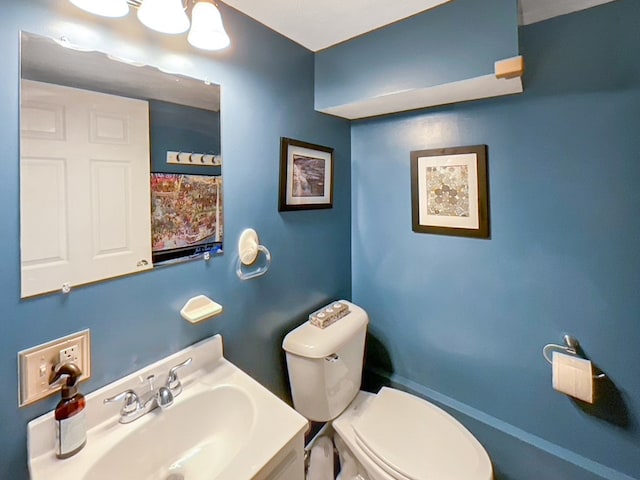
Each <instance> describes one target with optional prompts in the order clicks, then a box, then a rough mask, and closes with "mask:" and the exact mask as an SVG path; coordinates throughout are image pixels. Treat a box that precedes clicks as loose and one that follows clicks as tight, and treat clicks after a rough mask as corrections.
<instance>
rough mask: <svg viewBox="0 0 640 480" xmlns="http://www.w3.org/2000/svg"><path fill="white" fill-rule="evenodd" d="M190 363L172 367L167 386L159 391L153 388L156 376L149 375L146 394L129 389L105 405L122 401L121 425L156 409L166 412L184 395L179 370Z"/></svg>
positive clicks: (107, 400) (106, 400)
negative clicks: (176, 399) (176, 398)
mask: <svg viewBox="0 0 640 480" xmlns="http://www.w3.org/2000/svg"><path fill="white" fill-rule="evenodd" d="M190 363H191V357H189V358H187V359H186V360H185V361H184V362H182V363H179V364H178V365H176V366H174V367H172V368H171V369H170V370H169V374H168V375H167V380H166V381H165V384H164V385H163V386H161V387H159V388H157V389H156V388H155V387H154V386H153V381H154V380H155V375H149V376H148V377H147V382H148V385H149V388H148V390H147V391H146V392H145V393H144V394H142V395H139V394H137V393H136V392H135V391H133V390H131V389H127V390H125V391H124V392H120V393H118V394H117V395H114V396H113V397H109V398H105V399H104V400H103V403H112V402H120V401H122V407H121V408H120V423H131V422H133V421H134V420H137V419H138V418H140V417H142V416H143V415H146V414H147V413H149V412H151V411H152V410H155V408H156V407H160V409H162V410H164V409H165V408H167V407H170V406H171V405H172V404H173V399H174V398H175V397H177V396H178V395H180V393H182V384H181V383H180V379H179V378H178V374H177V371H178V369H180V368H182V367H185V366H187V365H189V364H190Z"/></svg>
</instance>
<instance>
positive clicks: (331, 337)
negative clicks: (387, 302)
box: [282, 300, 369, 358]
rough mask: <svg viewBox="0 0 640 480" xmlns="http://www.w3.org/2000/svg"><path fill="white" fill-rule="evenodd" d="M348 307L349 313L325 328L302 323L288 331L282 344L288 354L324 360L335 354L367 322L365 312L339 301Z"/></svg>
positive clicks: (344, 301) (351, 304) (348, 303)
mask: <svg viewBox="0 0 640 480" xmlns="http://www.w3.org/2000/svg"><path fill="white" fill-rule="evenodd" d="M339 301H340V302H341V303H344V304H346V305H347V306H348V307H349V313H348V314H347V315H346V316H344V317H342V318H341V319H340V320H338V321H336V322H335V323H332V324H331V325H329V326H328V327H326V328H319V327H316V326H315V325H311V323H309V322H308V321H307V322H304V323H303V324H302V325H300V326H299V327H297V328H295V329H294V330H292V331H290V332H289V333H288V334H287V335H286V336H285V337H284V341H283V342H282V348H284V350H285V351H286V352H288V353H292V354H294V355H299V356H301V357H306V358H324V357H328V356H329V355H331V354H333V353H336V352H337V351H338V350H339V349H340V348H341V347H342V346H343V345H344V344H345V343H347V342H348V341H349V340H350V339H351V338H352V337H353V336H354V335H355V334H356V333H357V332H358V331H359V330H361V329H363V328H365V329H366V326H367V323H368V322H369V317H368V315H367V312H365V311H364V310H363V309H362V308H360V307H359V306H357V305H354V304H353V303H351V302H348V301H346V300H339Z"/></svg>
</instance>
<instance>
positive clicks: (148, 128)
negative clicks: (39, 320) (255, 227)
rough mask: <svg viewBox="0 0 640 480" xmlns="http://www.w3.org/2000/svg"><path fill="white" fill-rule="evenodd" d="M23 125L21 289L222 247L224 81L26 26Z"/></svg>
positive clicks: (55, 286)
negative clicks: (45, 34)
mask: <svg viewBox="0 0 640 480" xmlns="http://www.w3.org/2000/svg"><path fill="white" fill-rule="evenodd" d="M20 125H21V134H20V243H21V273H22V275H21V278H22V293H21V296H22V297H23V298H24V297H29V296H32V295H38V294H42V293H47V292H53V291H60V290H62V291H68V290H69V289H70V288H71V287H74V286H78V285H83V284H87V283H93V282H96V281H100V280H104V279H107V278H113V277H117V276H121V275H126V274H130V273H135V272H139V271H145V270H149V269H151V268H153V267H154V266H158V265H165V264H170V263H174V262H177V261H184V260H190V259H194V258H201V257H202V256H204V255H207V256H208V255H211V254H219V253H222V245H223V243H222V239H223V225H224V220H223V206H222V155H221V141H220V86H219V85H215V84H211V83H209V82H205V81H202V80H198V79H195V78H191V77H187V76H183V75H176V74H169V73H165V72H163V71H161V70H159V69H157V68H155V67H152V66H148V65H141V64H139V63H134V62H131V61H128V60H125V59H121V58H118V57H115V56H112V55H109V54H108V53H103V52H98V51H86V50H83V49H81V48H79V47H77V46H74V45H70V44H68V42H66V41H64V40H54V39H51V38H47V37H43V36H40V35H35V34H31V33H25V32H22V33H21V107H20ZM207 258H208V257H207Z"/></svg>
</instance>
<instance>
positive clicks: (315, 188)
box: [278, 137, 333, 212]
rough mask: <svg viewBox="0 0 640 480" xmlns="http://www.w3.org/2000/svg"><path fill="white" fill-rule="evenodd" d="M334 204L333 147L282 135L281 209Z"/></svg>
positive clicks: (307, 208) (326, 206)
mask: <svg viewBox="0 0 640 480" xmlns="http://www.w3.org/2000/svg"><path fill="white" fill-rule="evenodd" d="M332 207H333V148H329V147H323V146H321V145H314V144H312V143H307V142H301V141H299V140H293V139H291V138H285V137H282V138H281V139H280V195H279V201H278V210H279V211H281V212H282V211H287V210H310V209H318V208H332Z"/></svg>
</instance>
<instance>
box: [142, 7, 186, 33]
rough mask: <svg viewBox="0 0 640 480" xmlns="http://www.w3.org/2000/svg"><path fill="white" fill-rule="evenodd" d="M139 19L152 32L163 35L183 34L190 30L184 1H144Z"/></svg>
mask: <svg viewBox="0 0 640 480" xmlns="http://www.w3.org/2000/svg"><path fill="white" fill-rule="evenodd" d="M138 19H139V20H140V21H141V22H142V23H143V24H144V25H145V26H147V27H149V28H150V29H151V30H155V31H157V32H162V33H172V34H175V33H182V32H186V31H187V29H188V28H189V17H187V14H186V12H185V11H184V6H183V5H182V0H143V2H142V5H140V8H139V9H138Z"/></svg>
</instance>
